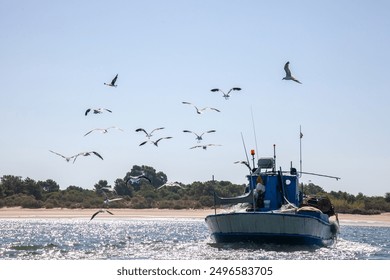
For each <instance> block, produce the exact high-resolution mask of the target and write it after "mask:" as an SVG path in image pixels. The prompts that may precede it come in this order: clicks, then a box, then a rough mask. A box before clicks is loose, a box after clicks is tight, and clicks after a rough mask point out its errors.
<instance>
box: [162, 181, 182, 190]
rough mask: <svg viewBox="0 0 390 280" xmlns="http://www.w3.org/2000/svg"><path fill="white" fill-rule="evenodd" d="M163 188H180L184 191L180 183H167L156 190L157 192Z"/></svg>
mask: <svg viewBox="0 0 390 280" xmlns="http://www.w3.org/2000/svg"><path fill="white" fill-rule="evenodd" d="M164 187H179V188H182V189H186V188H185V187H183V184H181V183H179V182H167V183H165V184H164V185H162V186H159V187H158V188H157V190H159V189H162V188H164Z"/></svg>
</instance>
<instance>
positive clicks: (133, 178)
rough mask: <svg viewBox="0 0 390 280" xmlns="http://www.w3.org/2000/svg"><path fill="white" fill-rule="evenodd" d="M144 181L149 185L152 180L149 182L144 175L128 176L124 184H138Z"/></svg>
mask: <svg viewBox="0 0 390 280" xmlns="http://www.w3.org/2000/svg"><path fill="white" fill-rule="evenodd" d="M142 179H145V180H147V181H149V183H152V180H150V179H149V178H148V177H147V176H145V175H139V176H130V177H129V179H128V180H127V182H126V184H129V183H130V184H139V182H140V181H141V180H142Z"/></svg>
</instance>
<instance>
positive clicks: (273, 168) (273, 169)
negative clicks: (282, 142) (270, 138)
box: [272, 144, 276, 173]
mask: <svg viewBox="0 0 390 280" xmlns="http://www.w3.org/2000/svg"><path fill="white" fill-rule="evenodd" d="M275 147H276V145H275V144H274V166H273V167H272V172H273V173H275V166H276V150H275Z"/></svg>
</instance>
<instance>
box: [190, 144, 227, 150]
mask: <svg viewBox="0 0 390 280" xmlns="http://www.w3.org/2000/svg"><path fill="white" fill-rule="evenodd" d="M212 146H222V145H219V144H207V145H197V146H193V147H191V148H190V149H195V148H202V149H203V150H207V147H212Z"/></svg>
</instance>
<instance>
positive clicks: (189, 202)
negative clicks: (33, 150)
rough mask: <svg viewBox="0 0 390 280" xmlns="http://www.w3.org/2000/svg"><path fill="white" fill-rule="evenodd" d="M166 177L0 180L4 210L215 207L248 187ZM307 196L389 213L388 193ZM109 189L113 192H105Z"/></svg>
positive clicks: (341, 208) (340, 207)
mask: <svg viewBox="0 0 390 280" xmlns="http://www.w3.org/2000/svg"><path fill="white" fill-rule="evenodd" d="M141 174H144V175H145V176H147V177H148V178H150V179H151V183H149V182H148V181H147V180H141V181H140V182H139V183H133V184H130V183H128V181H129V178H130V177H131V176H139V175H141ZM167 182H168V178H167V176H166V174H164V173H163V172H161V171H159V172H156V170H155V169H154V168H153V167H150V166H137V165H134V166H133V167H132V169H131V171H129V172H127V173H126V175H125V176H124V177H123V178H118V179H116V180H115V182H114V186H111V185H109V184H108V182H107V181H106V180H100V181H99V182H97V183H96V184H95V185H94V189H83V188H80V187H78V186H69V187H67V188H66V189H64V190H62V189H61V188H60V186H59V185H58V184H57V183H56V182H55V181H53V180H51V179H48V180H46V181H35V180H33V179H31V178H25V179H22V178H21V177H20V176H13V175H4V176H3V177H1V181H0V207H17V206H21V207H23V208H48V209H49V208H100V207H103V205H104V204H103V202H104V199H105V198H106V197H108V198H115V197H122V198H123V199H122V200H119V201H115V202H112V203H110V205H109V207H110V208H134V209H141V208H160V209H164V208H169V209H189V208H190V209H200V208H210V207H212V206H213V205H214V193H217V194H218V195H219V196H221V197H233V196H238V195H242V194H243V193H244V190H245V187H246V185H245V184H242V185H237V184H232V183H231V182H229V181H207V182H193V183H191V184H187V185H185V184H182V187H178V186H166V187H163V188H160V187H161V186H162V185H163V184H165V183H167ZM300 188H301V190H303V192H304V194H305V195H316V196H326V197H329V198H330V200H331V201H332V203H333V205H334V206H335V209H336V212H338V213H352V214H379V213H381V212H390V193H386V194H385V196H383V197H381V196H375V197H367V196H365V195H363V194H362V193H359V194H358V195H356V196H355V195H352V194H348V193H346V192H341V191H338V192H334V191H331V192H329V193H327V192H325V191H324V190H323V189H322V188H321V187H320V186H317V185H315V184H312V183H310V184H301V185H300ZM107 189H110V190H112V191H107Z"/></svg>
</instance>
